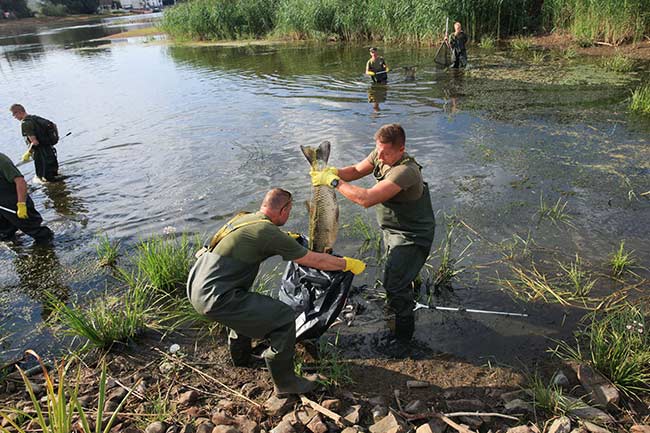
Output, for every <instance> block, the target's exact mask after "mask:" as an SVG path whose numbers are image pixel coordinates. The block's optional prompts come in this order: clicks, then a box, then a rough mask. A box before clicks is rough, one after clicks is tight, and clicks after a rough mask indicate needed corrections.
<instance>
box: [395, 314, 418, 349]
mask: <svg viewBox="0 0 650 433" xmlns="http://www.w3.org/2000/svg"><path fill="white" fill-rule="evenodd" d="M414 332H415V316H395V337H396V338H397V340H398V341H399V342H400V343H408V342H409V341H411V339H412V338H413V333H414Z"/></svg>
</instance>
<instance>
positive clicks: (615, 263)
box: [609, 241, 634, 277]
mask: <svg viewBox="0 0 650 433" xmlns="http://www.w3.org/2000/svg"><path fill="white" fill-rule="evenodd" d="M633 252H634V251H629V252H628V251H625V241H621V244H620V245H619V246H618V249H617V250H616V251H614V253H613V254H612V255H611V256H610V259H609V265H610V267H611V270H612V275H614V276H615V277H620V276H621V275H623V272H625V271H626V270H628V269H629V268H630V267H631V266H633V265H634V258H633V257H632V253H633Z"/></svg>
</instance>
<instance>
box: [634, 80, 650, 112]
mask: <svg viewBox="0 0 650 433" xmlns="http://www.w3.org/2000/svg"><path fill="white" fill-rule="evenodd" d="M630 110H632V111H633V112H635V113H640V114H650V85H648V84H642V85H641V86H639V87H638V88H636V89H635V90H634V91H633V92H632V99H631V101H630Z"/></svg>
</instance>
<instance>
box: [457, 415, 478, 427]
mask: <svg viewBox="0 0 650 433" xmlns="http://www.w3.org/2000/svg"><path fill="white" fill-rule="evenodd" d="M458 421H459V424H464V425H466V426H468V427H469V428H471V429H472V430H478V429H479V428H481V426H482V425H483V419H482V418H481V417H478V416H461V417H458Z"/></svg>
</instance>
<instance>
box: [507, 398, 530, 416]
mask: <svg viewBox="0 0 650 433" xmlns="http://www.w3.org/2000/svg"><path fill="white" fill-rule="evenodd" d="M531 412H533V405H532V404H530V403H529V402H527V401H524V400H521V399H518V398H516V399H514V400H510V401H509V402H508V403H506V404H505V413H507V414H512V413H522V414H526V413H531Z"/></svg>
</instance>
